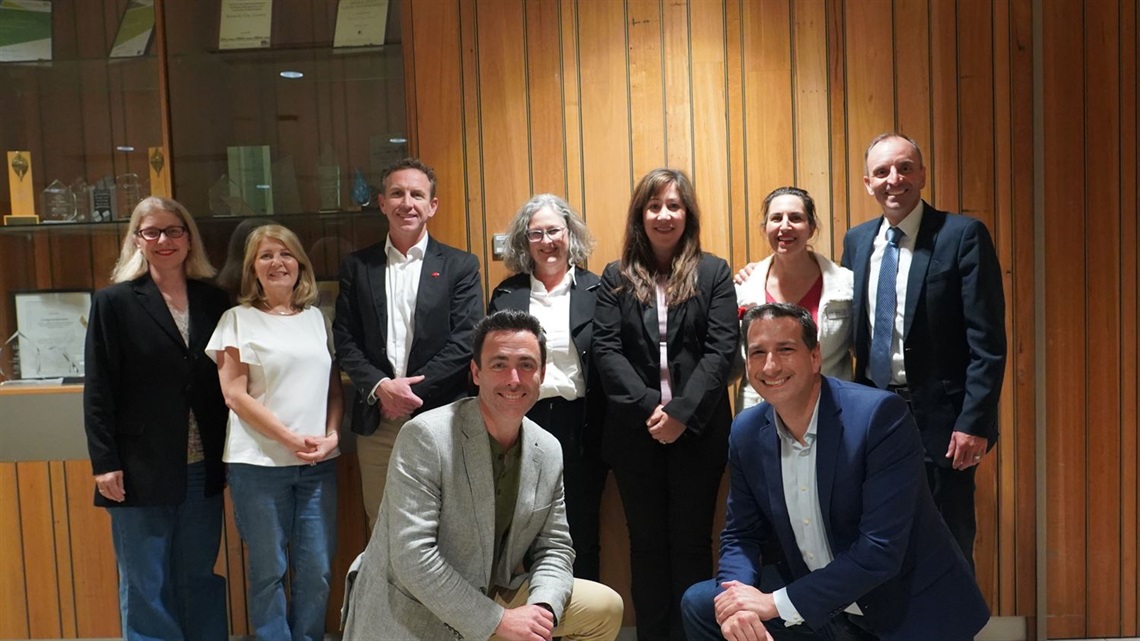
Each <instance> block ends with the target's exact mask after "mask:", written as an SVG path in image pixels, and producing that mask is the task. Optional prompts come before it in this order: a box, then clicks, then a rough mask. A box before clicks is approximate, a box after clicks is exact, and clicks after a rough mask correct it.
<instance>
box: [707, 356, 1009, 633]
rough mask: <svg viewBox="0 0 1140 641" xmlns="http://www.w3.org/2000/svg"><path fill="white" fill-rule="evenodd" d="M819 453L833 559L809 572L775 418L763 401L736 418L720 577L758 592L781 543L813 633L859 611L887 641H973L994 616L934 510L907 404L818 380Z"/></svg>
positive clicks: (789, 579) (795, 599)
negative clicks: (787, 491) (772, 546)
mask: <svg viewBox="0 0 1140 641" xmlns="http://www.w3.org/2000/svg"><path fill="white" fill-rule="evenodd" d="M816 447H818V448H819V450H818V452H817V453H816V481H817V487H818V491H819V501H820V507H821V508H822V512H823V521H824V523H823V525H824V528H825V530H826V532H827V540H828V542H829V544H830V547H831V552H832V554H833V556H834V559H833V560H832V562H831V563H830V564H828V565H827V566H826V567H824V568H821V569H819V570H817V571H815V572H809V571H808V568H807V566H806V565H805V564H804V562H803V557H802V555H801V553H800V550H799V547H798V545H797V544H796V540H795V535H794V534H793V533H792V528H791V523H790V521H789V517H788V510H787V504H786V502H785V500H784V491H783V481H782V477H781V471H780V443H779V436H778V435H777V433H776V423H775V416H774V410H773V408H772V406H771V405H769V404H768V403H761V404H760V405H757V406H756V407H753V408H750V409H748V410H745V411H744V412H741V413H740V415H739V416H737V418H736V420H735V421H734V422H733V425H732V433H731V436H730V437H729V474H730V480H731V485H730V489H729V495H728V513H727V516H726V521H725V528H724V532H723V534H722V535H721V559H720V571H719V574H718V580H719V581H721V582H724V581H730V580H737V581H741V582H743V583H747V584H750V585H758V584H759V579H760V565H761V563H762V562H764V560H763V559H762V558H761V556H762V555H761V549H762V547H763V546H764V544H765V543H767V542H768V541H769V540H771V539H775V542H776V543H778V544H779V546H780V548H781V549H782V550H783V553H784V562H783V563H784V565H783V567H781V574H783V576H784V579H785V581H786V583H787V589H788V597H789V598H790V599H791V601H792V603H793V604H794V605H795V606H796V609H797V610H799V612H800V615H801V616H803V617H804V620H805V622H806V624H807V625H810V626H811V627H812V628H815V629H818V628H820V627H822V626H824V625H825V624H826V623H827V621H828V620H829V619H831V617H833V616H835V615H836V614H838V613H839V612H841V611H842V610H843V609H844V608H846V607H847V606H848V605H850V604H851V603H858V604H859V607H860V609H862V611H863V615H864V616H865V617H866V622H867V623H868V625H869V626H870V627H871V628H872V629H873V630H874V631H875V633H876V634H877V635H878V636H879V637H880V638H881V639H883V640H884V641H891V640H898V641H902V640H914V639H933V638H972V636H973V634H974V633H976V632H977V631H978V630H980V629H981V628H982V626H984V625H985V623H986V621H987V620H988V619H989V611H988V609H987V608H986V604H985V601H983V599H982V595H981V592H979V591H978V587H977V584H976V583H975V581H974V577H973V575H972V573H971V572H970V568H969V566H968V565H967V564H966V560H965V558H964V557H963V556H962V553H961V552H960V551H959V550H958V547H957V545H956V544H955V543H954V541H953V539H952V538H951V537H950V531H949V530H948V529H947V528H946V525H945V524H944V523H943V522H942V519H941V517H940V516H939V515H938V512H937V510H936V509H935V507H934V501H933V499H932V498H931V496H930V490H929V489H928V488H927V484H926V476H925V471H924V466H923V457H922V446H921V444H920V442H919V436H918V431H917V430H916V429H915V426H914V419H913V418H911V415H910V412H908V411H907V408H906V404H905V403H904V401H903V400H902V399H901V398H900V397H899V396H897V395H895V394H891V393H889V392H884V391H881V390H876V389H873V388H869V387H865V386H862V385H857V384H855V383H847V382H843V381H840V380H838V379H834V378H828V377H823V384H822V389H821V391H820V400H819V424H818V428H817V440H816Z"/></svg>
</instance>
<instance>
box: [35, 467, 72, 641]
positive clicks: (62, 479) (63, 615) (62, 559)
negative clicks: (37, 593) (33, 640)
mask: <svg viewBox="0 0 1140 641" xmlns="http://www.w3.org/2000/svg"><path fill="white" fill-rule="evenodd" d="M48 465H49V473H50V475H51V512H52V526H53V529H54V531H53V532H52V534H53V537H52V538H53V543H54V545H55V555H54V556H55V559H54V561H55V572H56V581H57V582H58V584H59V620H60V636H62V637H63V638H65V639H68V638H72V637H74V636H76V631H77V628H76V625H77V621H76V613H75V581H74V577H73V574H72V562H71V521H70V519H69V518H68V508H67V471H66V467H65V464H64V463H63V462H62V461H51V462H50V463H49V464H48ZM80 535H81V536H82V533H81V534H80ZM41 536H42V533H41Z"/></svg>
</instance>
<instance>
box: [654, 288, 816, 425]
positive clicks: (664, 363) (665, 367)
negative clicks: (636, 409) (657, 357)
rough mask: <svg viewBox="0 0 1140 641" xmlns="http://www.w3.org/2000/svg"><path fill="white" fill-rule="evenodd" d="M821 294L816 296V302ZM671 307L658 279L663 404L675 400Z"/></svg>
mask: <svg viewBox="0 0 1140 641" xmlns="http://www.w3.org/2000/svg"><path fill="white" fill-rule="evenodd" d="M818 303H819V296H818V295H817V296H816V304H818ZM668 325H669V307H668V306H667V305H666V304H665V281H663V280H661V279H658V280H657V331H658V332H659V334H660V338H661V341H660V343H659V346H660V350H661V404H662V405H665V404H666V403H668V402H669V401H671V400H673V387H672V385H670V384H669V326H668Z"/></svg>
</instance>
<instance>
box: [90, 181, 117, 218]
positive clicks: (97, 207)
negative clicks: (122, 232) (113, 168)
mask: <svg viewBox="0 0 1140 641" xmlns="http://www.w3.org/2000/svg"><path fill="white" fill-rule="evenodd" d="M117 207H118V203H117V202H116V198H115V181H114V179H112V178H111V177H110V176H104V177H103V178H100V179H99V181H98V182H96V183H95V184H94V185H93V186H92V190H91V220H92V221H94V222H97V223H102V222H107V221H109V220H114V219H115V210H116V208H117Z"/></svg>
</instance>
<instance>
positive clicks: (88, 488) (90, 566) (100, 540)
mask: <svg viewBox="0 0 1140 641" xmlns="http://www.w3.org/2000/svg"><path fill="white" fill-rule="evenodd" d="M64 474H65V476H66V483H67V508H68V523H70V524H71V531H72V532H82V533H83V536H82V537H74V538H72V546H71V560H72V573H73V576H74V577H75V614H76V634H77V635H78V636H79V637H80V638H84V637H96V638H98V637H115V636H118V635H119V598H118V597H119V594H118V590H115V589H108V587H109V586H115V585H118V572H117V570H116V568H115V552H114V546H113V545H112V544H111V517H110V516H108V515H107V510H105V509H102V508H97V507H95V506H94V505H92V502H91V501H92V496H93V495H94V489H93V485H92V483H91V463H90V461H84V460H80V461H67V463H66V464H65V465H64Z"/></svg>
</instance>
